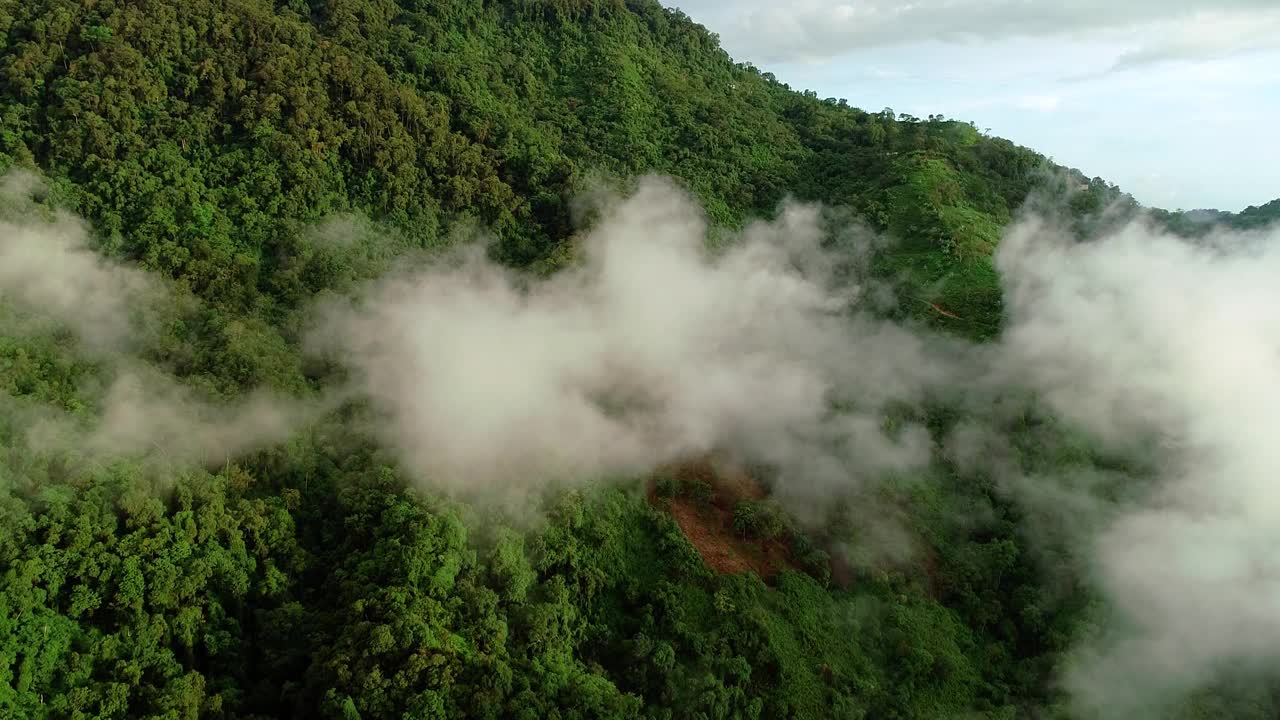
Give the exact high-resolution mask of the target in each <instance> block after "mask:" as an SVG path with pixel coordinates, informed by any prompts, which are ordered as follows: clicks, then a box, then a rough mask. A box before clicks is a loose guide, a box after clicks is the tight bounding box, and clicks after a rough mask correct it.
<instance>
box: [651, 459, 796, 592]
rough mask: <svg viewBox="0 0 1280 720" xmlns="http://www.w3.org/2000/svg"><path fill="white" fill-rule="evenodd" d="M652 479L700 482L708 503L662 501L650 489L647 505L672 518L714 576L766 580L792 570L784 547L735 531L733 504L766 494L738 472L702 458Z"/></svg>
mask: <svg viewBox="0 0 1280 720" xmlns="http://www.w3.org/2000/svg"><path fill="white" fill-rule="evenodd" d="M656 475H657V476H666V477H671V478H674V479H676V480H677V481H700V482H703V483H706V484H707V485H708V486H709V487H710V488H711V491H712V492H711V497H710V498H707V499H698V498H693V497H688V496H684V495H677V496H675V497H670V498H664V497H659V496H658V494H657V492H656V490H655V488H654V485H653V484H652V483H650V485H649V501H650V502H651V503H652V504H654V505H655V506H658V507H661V508H664V509H665V510H666V511H667V512H669V513H671V517H672V518H673V519H674V520H675V521H676V524H677V525H679V526H680V531H681V532H683V533H684V536H685V537H686V538H688V539H689V542H690V543H691V544H692V545H693V547H694V548H695V549H696V550H697V551H698V554H699V555H701V556H702V560H703V562H705V563H706V564H707V566H708V567H710V568H711V569H712V570H715V571H716V572H719V573H736V572H746V571H751V572H754V573H756V574H757V575H759V576H760V577H762V578H766V579H767V578H771V577H773V576H774V575H777V574H778V572H779V571H781V570H783V569H785V568H788V567H791V566H792V563H791V562H790V559H789V557H788V556H789V553H788V547H787V544H786V543H785V542H783V541H782V540H777V539H775V540H763V541H762V540H754V539H751V538H747V537H743V535H742V534H741V533H739V532H738V531H737V529H736V528H734V526H733V510H734V508H735V507H736V506H737V504H738V503H739V502H740V501H742V500H761V499H763V498H764V497H765V496H766V493H765V489H764V488H763V487H761V486H760V484H759V483H758V482H756V481H755V480H754V479H753V478H752V477H751V476H750V475H748V474H747V473H746V472H745V471H743V470H742V469H741V468H737V467H734V466H732V465H728V464H721V463H716V462H714V461H713V460H712V459H710V458H706V457H703V458H697V459H694V460H689V461H686V462H682V463H676V464H673V465H670V466H668V467H664V468H661V469H659V471H658V473H657V474H656Z"/></svg>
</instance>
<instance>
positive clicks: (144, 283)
mask: <svg viewBox="0 0 1280 720" xmlns="http://www.w3.org/2000/svg"><path fill="white" fill-rule="evenodd" d="M42 190H43V187H42V184H41V182H40V180H39V179H37V178H36V177H35V176H33V175H31V174H29V173H24V172H13V173H9V174H7V175H5V176H4V177H3V178H0V301H5V302H8V303H10V304H12V305H13V306H14V307H13V309H14V310H17V311H18V315H20V316H22V317H23V320H22V322H23V324H24V325H28V326H29V325H32V324H35V325H41V324H43V325H48V323H49V322H54V323H57V324H59V325H62V326H66V327H69V328H70V329H72V330H73V331H74V332H75V333H76V335H77V336H78V337H79V338H80V340H81V341H82V342H83V343H85V344H86V345H88V346H90V347H91V348H93V349H95V350H100V351H101V350H119V349H122V348H124V347H126V346H128V345H130V344H132V343H133V341H134V340H136V333H135V328H136V327H137V326H138V325H137V324H136V323H135V322H134V319H135V318H137V317H138V316H139V315H140V314H142V313H145V312H146V311H147V309H148V308H149V307H150V306H151V305H153V304H154V301H155V300H156V298H157V297H159V296H160V295H161V292H162V291H161V289H160V286H159V284H158V283H157V282H156V281H155V279H154V278H153V277H152V276H150V275H148V274H147V273H146V272H144V271H142V270H141V269H138V268H135V267H130V266H126V265H122V264H120V263H117V262H114V261H112V260H110V259H107V258H105V257H103V256H101V255H99V254H98V253H96V252H95V251H94V250H93V248H92V247H91V245H90V241H89V238H90V235H89V228H88V225H87V224H86V223H85V222H84V221H83V220H81V219H79V218H76V217H74V216H72V215H70V214H68V213H65V212H60V211H52V210H46V209H43V208H40V207H38V206H37V205H36V204H35V203H34V202H33V201H32V196H33V194H35V193H38V192H41V191H42Z"/></svg>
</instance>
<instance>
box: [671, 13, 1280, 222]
mask: <svg viewBox="0 0 1280 720" xmlns="http://www.w3.org/2000/svg"><path fill="white" fill-rule="evenodd" d="M671 4H674V5H676V6H677V7H680V8H681V9H682V10H684V11H685V12H686V13H688V14H689V15H690V16H691V17H693V19H694V20H696V21H698V22H700V23H702V24H703V25H705V26H707V28H709V29H710V30H711V31H712V32H715V33H717V34H718V35H719V36H720V41H721V44H722V45H723V46H724V48H725V49H726V50H727V51H728V52H729V53H730V54H731V55H732V56H733V57H734V59H736V60H738V61H750V62H752V63H754V64H755V65H757V66H759V67H761V68H762V69H764V70H768V71H771V72H773V73H774V74H775V75H777V76H778V79H779V80H781V81H783V82H786V83H788V84H790V85H791V86H792V87H793V88H796V89H811V90H815V91H817V93H818V95H819V96H820V97H842V98H847V99H848V100H849V102H850V104H852V105H855V106H857V107H861V108H864V109H868V110H880V109H882V108H884V107H891V108H893V109H894V110H895V111H897V112H908V113H911V114H913V115H916V116H919V117H925V116H927V115H929V114H932V113H942V114H944V115H946V116H947V117H951V118H956V119H960V120H966V121H968V120H972V121H973V122H974V123H976V124H977V125H978V127H979V128H984V129H985V128H990V129H991V132H992V133H993V134H995V135H1000V136H1002V137H1007V138H1009V139H1011V140H1013V141H1015V142H1018V143H1021V144H1023V145H1027V146H1030V147H1032V148H1035V149H1036V150H1039V151H1041V152H1044V153H1046V154H1047V155H1049V156H1050V157H1052V158H1053V159H1054V160H1056V161H1057V162H1059V163H1062V164H1064V165H1068V166H1071V167H1075V168H1079V169H1080V170H1081V171H1083V172H1084V173H1085V174H1086V175H1089V176H1091V177H1092V176H1095V175H1100V176H1102V177H1104V178H1106V179H1107V180H1109V181H1111V182H1114V183H1117V184H1118V185H1120V186H1121V188H1123V189H1124V190H1127V191H1129V192H1131V193H1133V195H1134V196H1135V197H1137V198H1138V200H1139V201H1141V202H1143V203H1145V204H1148V205H1155V206H1159V207H1166V208H1186V209H1190V208H1198V207H1216V208H1220V209H1224V210H1240V209H1242V208H1244V207H1246V206H1248V205H1256V204H1261V203H1263V202H1266V201H1268V200H1271V199H1274V198H1277V197H1280V130H1277V129H1276V128H1277V127H1280V0H1105V1H1104V0H1075V1H1074V2H1060V1H1054V2H1046V1H1045V0H793V1H792V2H789V3H778V2H775V1H774V0H733V1H732V2H725V1H724V0H671Z"/></svg>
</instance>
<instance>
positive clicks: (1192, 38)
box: [678, 0, 1280, 65]
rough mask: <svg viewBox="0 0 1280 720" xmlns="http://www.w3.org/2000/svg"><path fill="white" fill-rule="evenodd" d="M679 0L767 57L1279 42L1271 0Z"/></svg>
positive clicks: (1277, 14)
mask: <svg viewBox="0 0 1280 720" xmlns="http://www.w3.org/2000/svg"><path fill="white" fill-rule="evenodd" d="M678 5H679V6H680V7H681V8H682V9H683V10H685V11H686V12H688V13H689V14H690V15H691V16H693V17H694V18H695V19H697V20H699V21H700V22H705V23H708V24H710V25H711V26H712V27H713V28H714V29H715V30H716V31H717V32H719V33H720V34H721V36H722V38H723V39H724V42H725V44H726V47H727V48H728V49H729V51H730V52H735V53H744V54H746V55H748V56H750V57H751V58H752V59H754V60H757V61H760V62H810V61H815V60H822V59H827V58H832V57H838V56H841V55H845V54H848V53H851V52H855V51H858V50H864V49H867V48H876V47H880V48H883V47H893V46H899V45H912V44H919V43H925V42H944V43H974V42H993V41H1001V40H1010V39H1020V38H1050V37H1052V38H1063V37H1082V36H1090V37H1097V36H1099V35H1106V36H1110V37H1113V38H1118V39H1128V40H1129V41H1131V42H1135V43H1136V44H1135V45H1133V46H1132V48H1131V49H1130V50H1129V51H1127V52H1126V54H1125V56H1124V57H1125V58H1126V59H1125V60H1124V64H1125V65H1133V64H1140V63H1143V62H1151V61H1155V60H1166V59H1172V58H1179V57H1188V58H1199V57H1204V56H1206V54H1208V55H1209V56H1220V55H1221V54H1223V53H1229V52H1234V51H1238V50H1246V49H1252V48H1256V47H1275V46H1277V45H1280V33H1277V32H1275V28H1276V23H1277V22H1280V8H1277V7H1276V5H1275V3H1274V2H1272V1H1271V0H1181V1H1180V2H1179V1H1174V2H1162V1H1159V0H1134V1H1131V2H1125V3H1113V2H1103V1H1102V0H1082V1H1081V2H1073V3H1061V2H1048V1H1046V0H919V1H917V2H908V3H900V2H889V1H887V0H845V1H843V2H842V1H839V0H802V1H801V2H798V3H788V4H777V3H771V2H764V1H763V0H747V1H746V2H739V3H733V4H731V5H725V4H722V3H710V2H707V1H706V0H686V1H685V2H680V3H678Z"/></svg>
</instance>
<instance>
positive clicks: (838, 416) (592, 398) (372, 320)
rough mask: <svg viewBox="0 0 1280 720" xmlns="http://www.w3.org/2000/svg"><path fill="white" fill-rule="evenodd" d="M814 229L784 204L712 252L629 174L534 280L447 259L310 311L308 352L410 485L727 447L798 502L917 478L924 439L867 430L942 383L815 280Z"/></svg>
mask: <svg viewBox="0 0 1280 720" xmlns="http://www.w3.org/2000/svg"><path fill="white" fill-rule="evenodd" d="M821 220H822V215H821V213H820V212H819V211H818V210H817V209H816V208H811V207H803V206H791V207H788V208H786V209H785V210H784V211H783V212H782V213H781V214H780V216H779V217H778V219H776V220H775V221H773V222H769V223H758V224H756V225H753V226H752V227H750V228H748V229H747V230H746V231H744V233H743V235H742V237H741V238H740V242H738V243H736V244H734V245H732V246H731V247H730V248H729V249H728V250H726V251H724V252H723V253H721V254H719V255H715V256H712V255H711V254H709V253H708V252H707V249H706V242H707V229H708V228H707V225H706V222H705V220H704V219H703V217H702V215H701V213H700V211H699V209H698V207H697V206H696V205H695V204H694V203H693V202H692V201H691V199H690V198H689V197H688V196H687V195H685V194H684V193H683V192H681V191H679V190H678V189H676V188H675V187H674V186H672V185H671V184H669V183H666V182H664V181H661V180H657V179H652V178H650V179H646V180H644V181H643V182H641V183H640V185H639V189H638V190H637V191H636V192H635V193H634V194H633V195H631V196H630V197H628V198H626V199H625V200H624V199H620V198H613V199H611V200H609V201H607V202H606V203H605V205H604V207H603V208H602V214H601V216H600V219H599V222H598V223H597V224H596V225H595V227H594V229H592V230H591V231H590V232H589V233H588V234H587V235H586V236H585V238H583V240H582V242H581V245H580V249H581V253H580V256H579V258H578V259H579V264H578V265H577V266H575V267H572V268H569V269H566V270H565V271H563V272H561V273H558V274H557V275H556V276H554V277H553V278H551V279H550V280H547V281H541V282H534V283H532V284H527V283H526V282H525V280H524V279H523V278H518V277H516V276H513V275H511V274H509V273H508V272H506V271H504V270H502V269H500V268H499V267H497V266H495V265H493V264H491V263H489V262H487V261H486V260H485V259H484V258H483V257H482V256H481V255H480V254H479V253H476V252H470V253H463V254H460V255H457V256H453V257H452V258H450V259H449V260H448V261H443V262H441V263H439V264H437V265H436V266H434V267H432V268H429V269H427V270H425V271H421V270H420V271H414V272H406V273H401V274H399V275H397V276H394V277H391V278H389V279H386V280H382V281H379V282H377V283H374V284H373V285H371V286H370V287H368V288H367V290H366V292H365V293H364V294H363V296H362V297H361V298H360V299H359V300H358V301H357V302H354V303H335V304H332V305H330V306H328V307H327V308H326V309H324V310H323V311H322V313H321V318H322V319H321V320H320V322H319V325H318V328H317V331H316V333H315V334H314V337H313V348H314V349H316V350H318V351H324V352H329V353H332V354H334V356H336V357H337V358H338V359H340V360H341V361H342V362H343V363H344V364H345V365H346V366H347V367H349V368H350V369H351V372H352V375H353V379H354V382H355V384H356V387H357V389H358V390H359V391H361V392H363V393H365V394H367V395H368V396H369V397H370V398H371V399H372V401H373V402H374V405H375V406H376V408H377V409H378V411H379V412H380V413H382V415H383V416H384V417H385V422H384V423H383V424H382V425H381V427H380V433H381V435H382V437H383V438H384V439H385V440H386V441H387V442H389V444H391V445H392V446H394V447H396V448H398V449H399V451H400V453H401V454H402V457H403V458H404V460H405V462H406V464H407V465H408V466H409V467H410V468H412V469H413V470H414V471H416V473H417V474H418V476H419V477H422V478H423V479H424V480H426V481H427V482H430V483H432V484H435V485H437V486H442V487H445V488H449V489H452V490H454V491H457V492H459V493H463V494H466V493H475V492H483V493H488V494H494V493H495V491H499V492H507V491H510V492H516V493H519V492H523V491H527V490H529V489H532V488H536V487H538V486H540V485H543V484H545V483H546V482H548V481H551V480H554V479H572V478H584V477H600V476H609V475H632V474H637V473H643V472H645V471H647V470H650V469H652V468H654V467H655V466H657V465H660V464H663V463H666V462H669V461H672V460H674V459H678V458H680V457H683V456H688V455H694V454H700V453H704V452H709V451H713V450H729V451H733V452H734V453H735V455H737V456H738V457H739V459H741V460H746V461H757V462H765V463H770V464H772V465H776V466H778V467H780V468H782V473H783V476H784V477H783V479H782V480H781V481H780V485H779V487H780V489H781V492H782V493H784V494H793V495H794V496H795V497H796V498H800V497H808V498H810V499H812V498H813V496H814V495H815V494H818V495H821V494H825V493H828V492H830V491H832V490H834V489H836V488H839V487H842V486H844V487H850V486H854V485H856V484H857V483H859V482H862V481H864V480H865V479H866V478H867V477H869V476H871V475H874V474H875V473H880V472H887V471H893V470H902V469H905V468H909V467H915V466H918V465H920V464H921V463H924V462H926V461H927V459H928V456H929V445H928V440H927V436H926V434H925V433H924V431H923V429H922V428H919V427H905V428H902V429H901V430H900V431H899V432H898V433H897V434H896V435H894V436H893V437H890V436H889V435H888V434H886V432H885V431H884V429H883V428H882V427H881V425H880V417H881V415H882V410H883V408H884V406H885V404H886V403H888V402H889V401H891V400H899V399H903V398H911V397H914V396H918V395H919V394H920V393H921V392H923V391H924V389H925V388H927V387H928V386H929V385H930V383H933V382H936V381H937V380H939V379H940V378H941V377H943V375H944V374H945V370H946V365H945V363H944V362H943V361H942V360H941V359H939V358H938V357H937V356H936V355H935V354H934V353H932V352H931V342H933V341H932V340H931V339H929V338H926V337H924V336H921V335H918V334H915V333H912V332H910V331H908V330H905V329H903V328H900V327H896V326H893V325H887V324H884V323H880V322H877V321H874V320H872V319H870V318H869V317H867V316H865V315H862V314H859V313H858V312H857V311H856V307H857V305H858V303H859V302H860V301H862V300H863V298H864V294H865V293H866V290H867V288H865V287H863V286H860V285H857V284H855V283H850V282H847V281H846V280H845V279H842V278H840V277H837V276H836V274H834V273H833V272H832V269H833V268H835V267H837V264H836V263H835V262H833V259H834V257H835V256H834V255H832V254H831V253H830V252H829V251H828V250H826V249H824V248H823V247H822V241H823V238H824V230H823V228H822V222H821ZM866 242H869V239H868V238H867V237H857V236H850V237H849V238H847V242H846V246H847V247H849V246H854V247H856V246H858V245H859V244H860V243H866ZM855 254H856V253H855ZM937 342H938V344H940V345H941V344H942V341H941V340H937ZM842 400H843V401H847V403H848V407H847V408H846V409H845V410H843V411H837V410H836V409H835V405H836V404H838V403H839V402H840V401H842Z"/></svg>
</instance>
